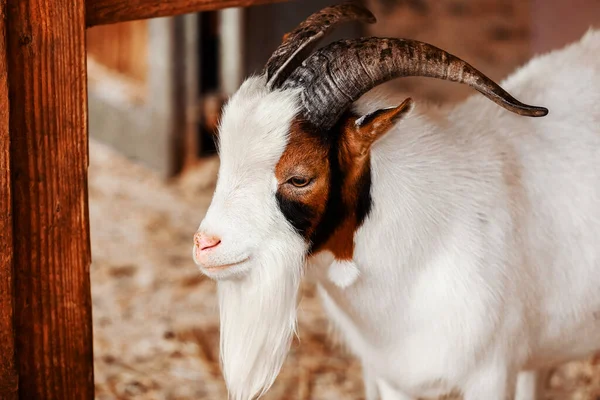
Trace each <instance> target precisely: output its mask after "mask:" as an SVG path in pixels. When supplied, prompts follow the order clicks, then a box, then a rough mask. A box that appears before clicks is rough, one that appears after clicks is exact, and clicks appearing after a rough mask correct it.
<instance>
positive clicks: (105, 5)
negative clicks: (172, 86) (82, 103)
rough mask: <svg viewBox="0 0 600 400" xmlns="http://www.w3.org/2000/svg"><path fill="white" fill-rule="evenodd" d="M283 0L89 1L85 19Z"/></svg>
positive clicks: (93, 21) (98, 21) (104, 20)
mask: <svg viewBox="0 0 600 400" xmlns="http://www.w3.org/2000/svg"><path fill="white" fill-rule="evenodd" d="M281 1H285V0H129V1H123V0H88V1H87V2H86V18H85V20H86V23H87V26H95V25H104V24H114V23H117V22H123V21H132V20H136V19H147V18H158V17H167V16H173V15H180V14H187V13H195V12H200V11H211V10H219V9H223V8H228V7H249V6H254V5H258V4H269V3H277V2H281Z"/></svg>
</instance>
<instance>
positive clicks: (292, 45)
mask: <svg viewBox="0 0 600 400" xmlns="http://www.w3.org/2000/svg"><path fill="white" fill-rule="evenodd" d="M349 21H362V22H368V23H374V22H375V21H376V19H375V17H374V16H373V14H371V12H370V11H369V10H367V9H366V8H364V7H363V6H361V5H359V4H355V3H352V2H345V3H342V4H338V5H334V6H331V7H326V8H324V9H322V10H321V11H318V12H316V13H314V14H312V15H311V16H310V17H308V18H307V19H306V20H305V21H304V22H302V23H301V24H300V25H298V27H296V29H294V30H293V31H292V32H290V33H288V34H286V35H285V36H284V39H283V43H281V45H279V47H278V48H277V49H276V50H275V52H273V54H272V55H271V57H270V58H269V61H267V64H266V67H265V69H266V72H267V87H268V88H270V89H274V88H277V87H279V86H280V85H281V84H282V83H283V82H284V81H285V80H286V78H287V77H288V76H289V75H290V73H292V71H293V70H294V69H295V68H296V67H297V66H299V65H300V63H301V62H302V61H303V60H304V59H305V58H306V57H308V56H309V54H310V53H311V52H312V51H313V50H314V49H315V47H317V45H318V44H319V42H320V41H321V40H322V39H323V38H325V36H326V35H327V34H328V33H330V32H331V31H332V30H333V29H334V28H336V27H337V26H338V25H340V24H342V23H344V22H349Z"/></svg>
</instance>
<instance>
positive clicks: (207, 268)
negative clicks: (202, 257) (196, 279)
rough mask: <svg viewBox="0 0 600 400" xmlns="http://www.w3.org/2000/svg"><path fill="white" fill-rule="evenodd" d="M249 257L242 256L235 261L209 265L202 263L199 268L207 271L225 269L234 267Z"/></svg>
mask: <svg viewBox="0 0 600 400" xmlns="http://www.w3.org/2000/svg"><path fill="white" fill-rule="evenodd" d="M249 259H250V257H244V258H243V259H241V260H239V261H235V262H232V263H227V264H219V265H211V266H204V265H203V266H201V269H203V270H204V271H207V272H218V271H225V270H228V269H230V268H233V267H236V266H238V265H241V264H244V263H245V262H246V261H248V260H249Z"/></svg>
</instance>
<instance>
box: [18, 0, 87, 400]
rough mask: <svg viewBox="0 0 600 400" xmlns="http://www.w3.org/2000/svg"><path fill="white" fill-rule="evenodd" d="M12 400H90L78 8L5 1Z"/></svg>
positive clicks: (62, 1)
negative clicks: (15, 391) (15, 378)
mask: <svg viewBox="0 0 600 400" xmlns="http://www.w3.org/2000/svg"><path fill="white" fill-rule="evenodd" d="M7 4H8V9H7V10H8V12H7V16H8V19H7V20H8V21H9V24H8V55H9V56H8V70H9V76H8V81H9V101H10V108H9V110H10V121H9V129H10V139H11V145H10V152H11V160H10V163H11V172H10V173H11V180H12V189H13V220H14V223H13V229H14V232H13V234H14V271H15V289H16V300H15V329H16V349H17V355H18V357H17V358H18V372H19V398H20V399H23V400H36V399H46V400H50V399H56V400H67V399H89V400H91V399H93V398H94V379H93V354H92V318H91V298H90V278H89V266H90V259H91V256H90V237H89V216H88V199H87V167H88V136H87V93H86V92H87V86H86V54H85V11H84V10H85V7H84V0H52V1H48V0H7Z"/></svg>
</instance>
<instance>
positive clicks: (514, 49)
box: [365, 0, 600, 104]
mask: <svg viewBox="0 0 600 400" xmlns="http://www.w3.org/2000/svg"><path fill="white" fill-rule="evenodd" d="M365 2H366V4H367V5H368V7H369V8H370V9H371V10H372V11H373V12H374V13H375V14H376V15H377V17H378V23H377V24H375V25H370V26H368V27H367V28H366V29H367V32H368V34H369V35H375V36H391V37H405V38H410V39H417V40H422V41H425V42H429V43H432V44H434V45H436V46H437V47H441V48H443V49H444V50H447V51H449V52H451V53H453V54H455V55H457V56H458V57H461V58H463V59H464V60H465V61H467V62H469V63H471V64H472V65H473V66H475V67H476V68H478V69H479V70H481V71H482V72H483V73H485V74H486V75H488V76H489V77H490V78H492V79H494V80H497V81H499V80H502V79H503V78H505V77H506V76H507V75H508V74H510V73H511V72H512V71H514V70H515V69H516V68H517V67H519V66H521V65H523V64H524V63H525V62H526V61H527V60H529V59H530V58H531V57H532V56H533V55H535V54H537V53H540V52H545V51H548V50H551V49H556V48H559V47H561V46H563V45H565V44H567V43H569V42H572V41H574V40H577V39H578V38H579V37H581V35H582V34H583V33H584V32H585V31H586V29H587V28H588V27H589V26H590V24H595V25H596V26H598V27H600V1H598V0H574V1H572V0H528V1H527V0H525V1H524V0H365ZM387 86H388V87H389V88H392V89H398V90H402V91H404V92H406V94H407V95H410V96H413V97H415V98H417V99H422V100H428V101H432V102H435V103H441V104H448V103H454V102H456V101H460V100H462V99H464V98H466V97H467V96H469V95H471V94H473V90H472V89H470V88H468V87H465V86H463V85H457V84H454V83H450V82H443V81H439V80H432V79H427V78H402V79H398V80H395V81H393V82H390V83H389V84H387Z"/></svg>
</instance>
